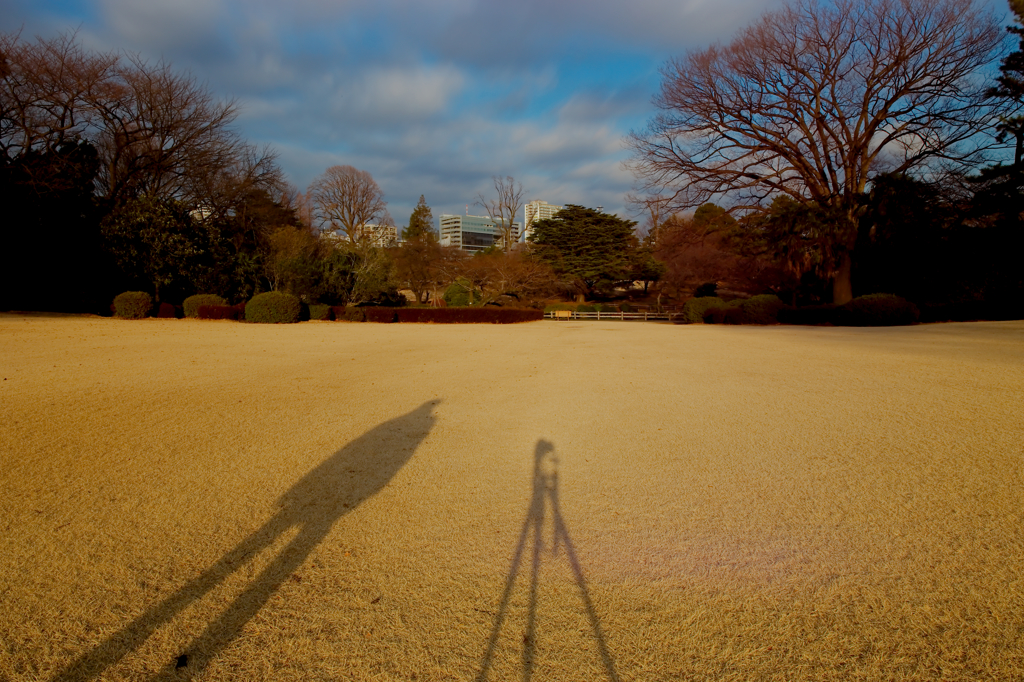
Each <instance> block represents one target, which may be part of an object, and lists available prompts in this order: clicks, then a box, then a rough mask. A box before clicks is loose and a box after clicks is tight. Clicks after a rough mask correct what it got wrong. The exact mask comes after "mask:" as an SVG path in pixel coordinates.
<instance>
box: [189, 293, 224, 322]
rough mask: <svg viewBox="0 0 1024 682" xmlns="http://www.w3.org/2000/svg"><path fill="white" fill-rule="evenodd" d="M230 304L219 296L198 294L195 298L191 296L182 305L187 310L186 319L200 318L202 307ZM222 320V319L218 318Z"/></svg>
mask: <svg viewBox="0 0 1024 682" xmlns="http://www.w3.org/2000/svg"><path fill="white" fill-rule="evenodd" d="M227 304H228V302H227V301H225V300H224V299H223V298H221V297H220V296H218V295H217V294H196V295H195V296H189V297H188V298H186V299H185V300H184V301H182V303H181V307H182V308H183V309H184V310H185V317H199V307H200V306H204V305H205V306H216V305H227ZM218 319H220V318H218Z"/></svg>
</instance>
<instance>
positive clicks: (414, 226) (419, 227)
mask: <svg viewBox="0 0 1024 682" xmlns="http://www.w3.org/2000/svg"><path fill="white" fill-rule="evenodd" d="M436 238H437V236H436V235H435V234H434V215H433V214H432V213H431V212H430V207H429V206H427V200H426V198H425V197H424V196H423V195H422V194H421V195H420V200H419V203H418V204H416V208H414V209H413V210H412V215H410V216H409V227H407V228H406V229H405V230H403V231H402V239H403V240H405V241H407V242H411V241H415V240H419V239H427V240H435V239H436Z"/></svg>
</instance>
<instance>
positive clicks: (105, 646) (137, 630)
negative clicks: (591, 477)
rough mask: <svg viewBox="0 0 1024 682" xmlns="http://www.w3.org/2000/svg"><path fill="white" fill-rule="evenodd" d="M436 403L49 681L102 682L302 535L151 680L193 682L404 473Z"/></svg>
mask: <svg viewBox="0 0 1024 682" xmlns="http://www.w3.org/2000/svg"><path fill="white" fill-rule="evenodd" d="M439 402H440V401H439V400H436V401H430V402H426V403H424V404H423V405H421V406H420V407H418V408H416V409H415V410H413V411H412V412H409V413H407V414H404V415H402V416H400V417H397V418H395V419H392V420H390V421H387V422H385V423H383V424H381V425H379V426H377V427H375V428H373V429H371V430H370V431H367V432H366V433H365V434H363V435H362V436H360V437H359V438H357V439H356V440H354V441H352V442H351V443H349V444H348V445H346V446H345V447H344V448H342V449H341V450H339V451H338V452H336V453H335V454H334V455H332V456H331V457H330V458H329V459H327V460H325V461H324V462H323V463H321V464H320V465H319V466H317V467H316V468H315V469H313V470H312V471H310V472H309V473H307V474H306V475H305V476H303V477H302V479H301V480H299V482H298V483H296V484H295V485H294V486H292V488H291V489H290V490H289V491H288V492H287V493H285V494H284V495H283V496H282V497H281V500H280V501H279V502H280V505H281V509H280V510H279V511H278V512H277V513H276V514H275V515H274V516H273V518H271V519H270V520H269V521H267V522H266V523H265V524H263V526H262V527H261V528H259V529H258V530H255V531H253V532H252V533H251V534H250V535H249V536H248V537H246V538H245V539H244V540H242V541H241V542H239V543H238V544H237V545H236V546H235V548H234V549H232V550H231V551H229V552H228V553H226V554H225V555H224V556H222V557H221V558H220V559H219V560H218V561H217V563H215V564H214V565H213V566H211V567H210V568H208V569H206V570H205V571H203V572H202V573H201V574H199V575H198V576H197V577H195V578H193V579H192V580H190V581H189V582H187V583H186V584H185V585H183V586H182V587H181V588H179V589H178V590H177V591H176V592H175V593H174V594H172V595H171V596H169V597H167V598H166V599H164V600H163V601H161V602H160V603H158V604H154V605H153V606H151V607H149V608H148V609H147V610H146V611H145V612H143V613H142V614H141V615H139V616H138V617H136V618H135V620H133V621H132V622H131V623H129V624H127V625H125V626H124V627H123V628H121V629H120V630H119V631H117V632H116V633H114V634H112V635H110V636H109V637H108V638H107V639H106V640H105V641H103V642H102V643H101V644H99V645H97V646H96V647H94V648H93V649H92V650H90V651H88V652H86V653H84V654H82V655H81V656H80V657H79V658H78V659H76V660H75V661H73V662H72V663H71V664H69V665H68V666H67V667H65V668H64V669H63V670H61V671H59V672H58V673H57V674H56V675H54V676H53V677H52V678H51V682H57V681H61V682H63V681H65V680H88V679H92V678H94V677H99V676H100V675H102V674H103V671H104V670H106V669H107V668H108V667H110V666H112V665H115V664H116V663H117V662H118V661H120V660H121V659H122V658H124V657H125V656H126V655H128V654H129V653H131V652H132V651H135V650H136V649H138V648H139V647H141V646H142V645H143V643H144V642H145V641H146V640H147V639H148V638H149V637H150V636H151V635H152V634H153V632H154V631H156V629H157V628H159V627H160V626H162V625H164V624H166V623H168V622H169V621H171V620H172V619H173V618H175V617H176V616H177V615H178V614H180V613H181V612H182V611H183V610H184V609H185V608H187V607H188V606H189V605H190V604H192V603H193V602H195V601H197V600H199V599H201V598H202V597H203V596H204V595H206V594H207V593H208V592H210V591H211V590H212V589H213V588H215V587H216V586H217V585H219V584H220V583H221V582H223V581H224V580H225V579H226V578H227V577H228V576H230V575H231V574H232V573H234V572H235V571H237V570H239V569H240V568H241V567H242V566H244V565H245V564H246V563H248V562H249V561H250V560H251V559H253V558H254V557H255V556H256V555H257V554H259V553H260V552H262V551H263V550H265V549H266V548H267V547H270V546H271V545H273V544H274V542H275V541H276V540H277V539H278V538H280V537H281V536H282V535H284V534H285V533H287V532H288V531H289V530H290V529H291V528H293V527H296V526H297V527H298V529H299V530H298V533H297V534H296V535H295V537H294V538H293V539H292V540H291V542H289V543H288V545H287V546H286V547H285V548H284V549H282V550H281V551H280V552H279V553H278V554H277V555H276V556H275V557H274V558H273V560H272V561H271V562H270V564H269V565H267V567H266V568H264V569H263V571H262V572H261V573H260V574H259V576H257V578H256V579H255V580H254V581H253V582H252V583H251V584H250V585H249V586H248V587H246V589H245V590H244V591H243V592H242V593H241V594H240V595H238V596H237V597H236V598H235V599H234V601H233V602H232V603H231V604H230V605H229V606H228V607H227V608H226V609H225V610H224V611H223V612H221V614H220V615H219V616H218V617H217V618H216V619H215V620H214V621H213V622H211V623H209V624H208V625H207V626H206V628H205V630H204V631H203V632H202V633H200V634H199V635H197V636H196V637H195V638H194V639H193V640H192V642H191V643H190V644H189V645H188V647H187V648H186V649H185V653H184V654H183V655H182V656H181V657H179V659H178V661H177V662H171V663H170V664H169V665H168V666H167V667H166V668H165V669H164V670H163V671H162V672H160V673H158V674H157V675H156V677H155V678H154V679H157V680H163V679H173V680H182V679H191V678H192V677H195V676H197V675H199V674H200V673H202V672H203V670H205V669H206V667H207V666H208V665H209V664H210V662H211V661H213V659H214V658H215V657H216V656H217V655H218V653H219V652H220V651H221V650H223V649H224V648H225V647H226V646H227V645H228V644H230V643H231V642H232V641H233V640H234V639H235V638H236V637H238V635H239V634H240V633H241V631H242V628H243V627H244V626H245V624H246V623H248V622H249V620H250V619H252V617H253V616H255V615H256V614H257V613H258V612H259V611H260V609H262V608H263V606H264V605H265V604H266V603H267V601H268V600H269V599H270V597H271V596H273V594H274V592H276V591H277V590H278V588H279V587H280V586H281V584H282V583H283V582H284V581H285V580H286V579H287V578H288V577H289V576H291V575H292V573H293V572H294V571H295V570H296V569H298V568H299V566H301V565H302V563H303V562H304V561H305V560H306V558H307V557H308V556H309V555H310V554H311V553H312V552H313V550H314V549H316V547H317V546H318V545H319V544H320V543H321V542H322V541H323V539H324V537H325V536H326V535H327V534H328V533H329V532H330V530H331V528H332V527H333V526H334V524H335V523H336V522H337V521H338V520H339V519H340V518H341V517H342V516H344V515H345V514H347V513H348V512H350V511H351V510H352V509H354V508H355V507H356V506H358V505H359V504H360V503H361V502H362V501H363V500H365V499H367V498H368V497H370V496H372V495H374V494H376V493H377V492H378V491H379V490H380V489H381V488H383V487H384V486H385V485H387V483H388V481H390V480H391V478H392V477H393V476H394V475H395V474H396V473H397V472H398V470H399V469H401V468H402V466H403V465H405V463H406V462H407V461H408V460H409V458H410V457H411V456H412V453H413V452H414V451H415V449H416V447H417V446H418V445H419V444H420V442H422V440H423V439H424V438H425V437H426V435H427V434H428V433H429V432H430V428H431V427H432V426H433V423H434V416H433V414H432V413H433V409H434V406H435V405H436V404H437V403H439Z"/></svg>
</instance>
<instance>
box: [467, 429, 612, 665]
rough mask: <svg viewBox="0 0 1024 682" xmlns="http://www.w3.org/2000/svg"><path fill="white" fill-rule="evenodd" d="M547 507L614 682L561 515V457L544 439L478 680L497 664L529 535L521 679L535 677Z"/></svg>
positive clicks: (598, 623)
mask: <svg viewBox="0 0 1024 682" xmlns="http://www.w3.org/2000/svg"><path fill="white" fill-rule="evenodd" d="M549 506H550V508H551V520H552V525H553V528H554V532H553V537H552V544H551V550H552V553H555V552H557V551H558V548H559V546H562V547H564V548H565V554H566V558H567V559H568V561H569V567H570V568H571V569H572V574H573V577H574V578H575V579H576V587H577V589H578V590H579V594H580V599H581V601H582V602H583V607H584V610H585V611H586V612H587V618H588V619H589V620H590V627H591V630H592V631H593V635H594V640H595V641H596V642H597V653H598V655H599V656H600V658H601V664H602V665H603V666H604V671H605V674H606V675H607V677H608V679H609V680H611V682H619V676H618V673H616V672H615V662H614V661H613V660H612V656H611V653H610V652H609V651H608V643H607V640H606V639H605V636H604V632H603V631H602V630H601V621H600V620H599V619H598V617H597V611H596V610H595V609H594V602H593V600H592V599H591V598H590V590H589V588H588V587H587V581H586V578H584V577H583V569H582V567H581V566H580V562H579V558H578V557H577V556H576V547H575V546H574V545H573V542H572V538H571V537H570V535H569V529H568V528H567V527H566V525H565V520H564V519H563V518H562V510H561V505H560V502H559V499H558V459H557V458H556V457H555V448H554V446H553V445H552V444H551V443H549V442H548V441H546V440H539V441H537V447H536V448H535V450H534V456H533V493H532V495H531V497H530V506H529V507H528V508H527V510H526V519H525V520H524V521H523V528H522V530H521V531H520V533H519V544H518V545H517V546H516V551H515V553H514V554H513V555H512V565H511V567H510V568H509V570H508V577H507V578H506V579H505V591H504V592H503V593H502V595H501V603H500V604H499V606H498V613H497V615H495V617H494V626H493V627H492V628H491V636H490V637H489V638H488V640H487V650H486V651H485V652H484V658H483V662H482V663H481V665H480V673H479V674H478V675H477V676H476V680H477V682H485V680H486V679H487V675H488V673H489V672H490V670H491V666H492V665H493V663H494V654H495V652H496V650H497V647H498V638H499V637H500V636H501V628H502V625H503V624H504V622H505V617H506V615H507V614H508V606H509V602H510V601H511V599H512V590H513V589H514V588H515V584H516V578H517V577H518V576H519V568H520V566H521V565H522V561H523V555H524V554H525V553H526V549H527V543H528V541H529V538H530V536H531V534H532V537H533V542H532V547H531V548H530V584H529V598H528V602H527V603H528V606H527V613H526V631H525V632H524V633H523V639H522V641H523V651H522V665H523V682H529V681H530V679H531V678H532V677H533V667H534V658H535V655H536V650H537V590H538V580H539V575H540V568H541V556H542V552H543V550H544V523H545V517H546V515H547V510H548V507H549Z"/></svg>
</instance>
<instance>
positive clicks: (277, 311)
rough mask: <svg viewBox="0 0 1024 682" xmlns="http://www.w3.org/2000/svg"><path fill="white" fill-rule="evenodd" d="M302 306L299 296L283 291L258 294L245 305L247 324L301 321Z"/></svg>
mask: <svg viewBox="0 0 1024 682" xmlns="http://www.w3.org/2000/svg"><path fill="white" fill-rule="evenodd" d="M301 311H302V304H301V303H300V302H299V299H298V297H297V296H292V295H291V294H286V293H284V292H283V291H268V292H266V293H262V294H257V295H256V296H253V297H252V300H251V301H249V302H248V303H246V304H245V320H246V322H262V323H265V324H289V323H292V322H298V321H299V313H300V312H301Z"/></svg>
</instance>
